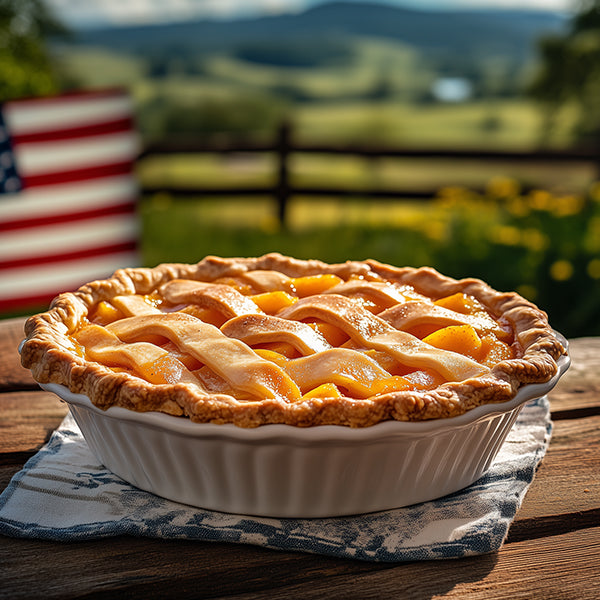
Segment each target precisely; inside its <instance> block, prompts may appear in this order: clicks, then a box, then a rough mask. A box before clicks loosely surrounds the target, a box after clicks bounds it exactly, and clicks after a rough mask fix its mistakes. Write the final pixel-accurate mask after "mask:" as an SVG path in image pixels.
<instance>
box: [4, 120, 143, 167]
mask: <svg viewBox="0 0 600 600" xmlns="http://www.w3.org/2000/svg"><path fill="white" fill-rule="evenodd" d="M138 151H139V144H138V140H137V138H136V136H134V135H132V134H131V132H129V131H127V132H124V133H116V134H111V135H98V136H90V137H85V138H74V139H69V140H61V141H60V142H42V143H40V142H36V143H31V144H19V145H18V146H17V147H16V148H15V150H14V154H15V161H16V164H17V166H18V168H19V173H20V175H21V176H22V177H27V176H31V175H39V174H45V173H48V172H51V171H66V170H69V171H70V170H74V169H81V168H86V167H90V166H98V165H103V164H115V163H119V162H125V161H128V160H133V159H134V158H135V157H136V156H137V153H138Z"/></svg>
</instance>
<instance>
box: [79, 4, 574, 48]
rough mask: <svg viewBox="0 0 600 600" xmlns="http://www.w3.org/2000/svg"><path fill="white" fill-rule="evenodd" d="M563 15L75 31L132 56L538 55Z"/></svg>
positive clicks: (343, 7)
mask: <svg viewBox="0 0 600 600" xmlns="http://www.w3.org/2000/svg"><path fill="white" fill-rule="evenodd" d="M564 25H565V18H564V17H562V16H560V15H558V14H557V13H554V12H550V11H532V10H514V9H513V10H499V9H495V10H462V11H420V10H415V9H408V8H399V7H393V6H390V5H385V4H370V3H369V4H367V3H358V2H331V3H329V4H322V5H318V6H315V7H314V8H311V9H308V10H306V11H305V12H302V13H300V14H293V15H278V16H265V17H260V18H252V19H238V20H227V21H223V20H206V19H205V20H198V21H192V22H186V23H169V24H164V25H148V26H143V27H142V26H137V27H112V28H102V29H96V30H82V31H79V32H77V38H76V39H77V41H78V43H81V44H86V45H96V46H106V47H110V48H112V49H115V50H121V51H126V52H131V53H143V54H148V53H155V52H157V51H158V50H159V49H161V48H170V49H173V48H181V49H186V50H193V51H223V50H228V49H232V48H236V47H238V46H240V45H244V44H251V43H257V42H265V41H268V42H269V43H273V44H275V43H279V42H286V43H288V44H289V43H295V42H297V41H302V42H304V43H306V42H307V41H310V40H317V39H321V40H322V39H324V38H325V39H331V38H335V39H338V38H343V37H344V36H352V37H356V36H368V37H380V38H386V39H393V40H397V41H399V42H402V43H404V44H408V45H410V46H413V47H415V48H417V49H419V50H420V51H421V52H424V53H427V54H435V55H438V56H439V55H445V54H452V55H469V54H473V53H478V54H479V55H495V54H502V55H504V56H509V57H513V58H514V59H525V58H528V57H530V56H531V55H532V51H533V48H534V41H535V39H536V38H537V37H538V36H540V35H541V34H544V33H548V32H553V31H558V30H560V29H561V28H562V27H564Z"/></svg>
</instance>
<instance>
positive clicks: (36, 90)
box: [0, 0, 68, 101]
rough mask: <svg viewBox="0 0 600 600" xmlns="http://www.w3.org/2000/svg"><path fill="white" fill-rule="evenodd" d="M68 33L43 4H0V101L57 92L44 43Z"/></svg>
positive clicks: (37, 0) (9, 0)
mask: <svg viewBox="0 0 600 600" xmlns="http://www.w3.org/2000/svg"><path fill="white" fill-rule="evenodd" d="M67 33H68V31H67V29H66V28H65V27H64V26H63V25H62V24H61V23H60V22H59V21H58V20H57V19H56V18H55V17H54V16H53V15H52V13H51V12H50V11H49V10H48V9H47V7H46V6H45V4H44V3H43V1H42V0H0V101H3V100H10V99H12V98H19V97H23V96H40V95H45V94H50V93H54V92H56V91H58V89H59V85H60V84H59V76H58V74H57V72H56V70H55V68H54V66H53V63H52V61H51V59H50V56H49V54H48V52H47V49H46V41H47V40H48V39H49V38H50V37H52V36H64V35H66V34H67Z"/></svg>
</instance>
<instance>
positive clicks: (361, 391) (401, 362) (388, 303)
mask: <svg viewBox="0 0 600 600" xmlns="http://www.w3.org/2000/svg"><path fill="white" fill-rule="evenodd" d="M25 333H26V336H27V337H26V340H25V342H24V344H23V346H22V350H21V360H22V364H23V365H24V366H25V367H26V368H28V369H31V371H32V373H33V376H34V378H35V379H36V380H37V381H38V382H40V383H50V382H53V383H59V384H63V385H65V386H66V387H68V388H69V389H70V390H71V391H72V392H75V393H83V394H86V395H87V396H88V397H89V398H90V399H91V401H92V402H93V403H94V404H95V405H96V406H98V407H100V408H102V409H106V408H109V407H110V406H121V407H125V408H128V409H131V410H135V411H160V412H164V413H168V414H171V415H177V416H181V417H187V418H189V419H191V420H192V421H197V422H211V423H235V424H236V425H239V426H241V427H256V426H259V425H264V424H268V423H285V424H289V425H295V426H313V425H322V424H333V425H344V426H351V427H365V426H370V425H373V424H375V423H379V422H381V421H386V420H393V419H395V420H400V421H419V420H424V419H438V418H444V417H451V416H456V415H459V414H462V413H464V412H465V411H468V410H470V409H472V408H474V407H476V406H478V405H480V404H483V403H489V402H503V401H506V400H509V399H511V398H512V397H513V396H514V395H515V393H516V392H517V390H518V389H519V388H520V387H521V386H522V385H524V384H527V383H536V382H545V381H547V380H549V379H550V378H551V377H552V376H553V375H554V374H555V373H556V372H557V363H556V361H557V359H558V357H559V356H560V355H561V354H563V353H564V352H565V349H564V348H563V346H562V345H561V343H560V342H559V341H558V340H557V339H556V337H555V335H554V333H553V331H552V330H551V328H550V327H549V325H548V321H547V317H546V314H545V313H544V312H542V311H541V310H539V309H538V308H537V307H536V306H534V305H533V304H531V303H530V302H528V301H526V300H525V299H524V298H522V297H521V296H519V295H517V294H515V293H500V292H497V291H495V290H493V289H492V288H490V287H489V286H488V285H487V284H485V283H484V282H482V281H480V280H477V279H464V280H454V279H451V278H449V277H445V276H443V275H441V274H440V273H438V272H437V271H435V270H433V269H430V268H420V269H413V268H408V267H407V268H395V267H392V266H389V265H384V264H381V263H379V262H376V261H374V260H367V261H361V262H358V261H352V262H351V261H349V262H346V263H343V264H326V263H323V262H320V261H316V260H311V261H302V260H297V259H293V258H290V257H286V256H282V255H280V254H267V255H265V256H262V257H259V258H232V259H226V258H217V257H207V258H205V259H204V260H202V261H200V262H199V263H197V264H195V265H186V264H164V265H160V266H158V267H156V268H154V269H122V270H119V271H117V272H116V273H115V274H114V275H113V277H111V278H110V279H106V280H102V281H94V282H92V283H89V284H87V285H85V286H83V287H82V288H80V289H79V290H78V291H77V292H75V293H65V294H61V295H60V296H58V297H57V298H56V299H55V300H54V301H53V303H52V305H51V307H50V309H49V310H48V312H45V313H42V314H40V315H36V316H34V317H31V318H30V319H28V321H27V323H26V327H25Z"/></svg>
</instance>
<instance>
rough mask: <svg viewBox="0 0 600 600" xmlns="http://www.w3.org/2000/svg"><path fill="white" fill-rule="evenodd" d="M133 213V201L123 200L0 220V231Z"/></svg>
mask: <svg viewBox="0 0 600 600" xmlns="http://www.w3.org/2000/svg"><path fill="white" fill-rule="evenodd" d="M133 213H135V203H134V202H133V201H131V200H130V201H128V202H126V203H125V202H124V203H121V204H117V205H112V206H105V207H102V208H96V209H93V210H83V211H77V212H69V213H62V214H51V215H47V216H44V217H35V216H33V217H31V218H28V219H19V220H14V221H0V233H1V232H3V231H14V230H17V229H31V228H33V227H44V226H46V225H56V224H58V223H72V222H74V221H87V220H90V219H97V218H99V217H109V216H112V215H126V214H133Z"/></svg>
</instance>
